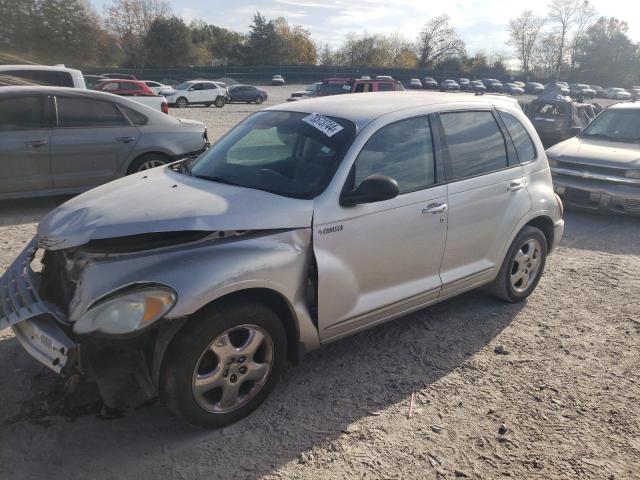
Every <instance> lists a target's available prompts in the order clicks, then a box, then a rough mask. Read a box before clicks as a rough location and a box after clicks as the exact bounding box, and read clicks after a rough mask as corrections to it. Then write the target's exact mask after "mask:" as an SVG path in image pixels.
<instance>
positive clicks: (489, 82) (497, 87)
mask: <svg viewBox="0 0 640 480" xmlns="http://www.w3.org/2000/svg"><path fill="white" fill-rule="evenodd" d="M482 83H484V86H485V87H487V91H488V92H500V91H502V82H501V81H500V80H496V79H495V78H483V79H482Z"/></svg>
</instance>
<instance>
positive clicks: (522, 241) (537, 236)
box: [489, 226, 547, 303]
mask: <svg viewBox="0 0 640 480" xmlns="http://www.w3.org/2000/svg"><path fill="white" fill-rule="evenodd" d="M546 261H547V241H546V238H545V236H544V234H543V233H542V231H541V230H540V229H538V228H536V227H532V226H527V227H525V228H523V229H522V230H521V231H520V233H519V234H518V235H517V236H516V238H515V240H514V241H513V243H512V244H511V247H510V248H509V251H508V252H507V255H506V257H505V259H504V262H503V264H502V267H501V268H500V272H499V273H498V276H497V277H496V279H495V280H494V281H493V283H492V284H491V285H490V286H489V290H490V292H491V293H492V294H493V295H495V296H496V297H498V298H501V299H502V300H505V301H507V302H512V303H516V302H521V301H523V300H524V299H526V298H527V297H528V296H529V295H531V293H532V292H533V291H534V290H535V288H536V286H537V285H538V282H539V281H540V277H541V276H542V272H543V271H544V267H545V264H546Z"/></svg>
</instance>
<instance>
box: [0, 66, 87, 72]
mask: <svg viewBox="0 0 640 480" xmlns="http://www.w3.org/2000/svg"><path fill="white" fill-rule="evenodd" d="M4 70H48V71H53V72H70V71H73V72H79V70H76V69H75V68H67V67H65V66H64V65H59V66H56V65H53V66H52V65H32V64H28V65H0V72H1V71H4Z"/></svg>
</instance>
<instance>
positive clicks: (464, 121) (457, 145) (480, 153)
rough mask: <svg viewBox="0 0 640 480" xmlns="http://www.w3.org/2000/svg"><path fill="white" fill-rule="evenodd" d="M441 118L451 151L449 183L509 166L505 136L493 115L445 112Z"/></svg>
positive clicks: (448, 170) (488, 113)
mask: <svg viewBox="0 0 640 480" xmlns="http://www.w3.org/2000/svg"><path fill="white" fill-rule="evenodd" d="M440 118H441V119H442V126H443V129H444V136H445V140H446V145H447V149H448V151H449V168H448V169H447V178H448V179H449V180H459V179H462V178H467V177H474V176H477V175H482V174H484V173H489V172H493V171H496V170H500V169H503V168H506V167H507V165H508V160H507V150H506V146H505V142H504V137H503V136H502V132H501V131H500V128H499V127H498V124H497V122H496V120H495V118H494V117H493V114H492V113H491V112H485V111H482V112H453V113H442V114H441V115H440Z"/></svg>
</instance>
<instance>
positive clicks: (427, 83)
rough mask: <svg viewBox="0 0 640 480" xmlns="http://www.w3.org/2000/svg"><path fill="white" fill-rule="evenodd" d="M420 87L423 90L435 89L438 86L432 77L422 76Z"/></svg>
mask: <svg viewBox="0 0 640 480" xmlns="http://www.w3.org/2000/svg"><path fill="white" fill-rule="evenodd" d="M422 88H424V89H425V90H436V89H437V88H438V82H437V81H436V79H435V78H433V77H424V78H423V79H422Z"/></svg>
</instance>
